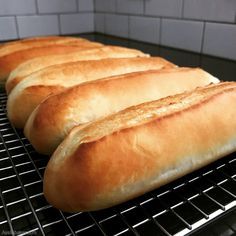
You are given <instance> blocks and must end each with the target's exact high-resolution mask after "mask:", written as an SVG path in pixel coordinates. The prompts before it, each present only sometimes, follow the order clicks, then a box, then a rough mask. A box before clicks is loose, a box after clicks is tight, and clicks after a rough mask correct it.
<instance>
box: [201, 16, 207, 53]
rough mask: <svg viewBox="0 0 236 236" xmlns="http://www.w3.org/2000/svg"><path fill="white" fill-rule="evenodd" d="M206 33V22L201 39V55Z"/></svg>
mask: <svg viewBox="0 0 236 236" xmlns="http://www.w3.org/2000/svg"><path fill="white" fill-rule="evenodd" d="M205 32H206V22H205V21H204V22H203V29H202V38H201V48H200V53H201V54H202V53H203V46H204V39H205Z"/></svg>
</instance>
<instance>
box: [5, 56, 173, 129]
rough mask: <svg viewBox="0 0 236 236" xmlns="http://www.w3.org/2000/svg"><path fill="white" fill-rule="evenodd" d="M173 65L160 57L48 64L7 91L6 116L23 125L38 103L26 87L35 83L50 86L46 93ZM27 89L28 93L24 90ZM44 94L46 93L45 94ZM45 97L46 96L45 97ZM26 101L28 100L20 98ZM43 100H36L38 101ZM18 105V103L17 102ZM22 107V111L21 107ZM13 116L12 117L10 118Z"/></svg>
mask: <svg viewBox="0 0 236 236" xmlns="http://www.w3.org/2000/svg"><path fill="white" fill-rule="evenodd" d="M124 65H125V66H124ZM172 67H174V65H173V64H172V63H170V62H168V61H166V60H164V59H162V58H158V57H156V58H154V57H150V58H145V57H144V58H116V59H114V58H109V59H101V60H92V61H78V62H70V63H64V64H60V65H55V66H50V67H47V68H45V69H43V70H40V71H38V72H35V73H33V74H31V75H30V76H29V77H28V78H27V79H24V80H23V81H21V82H20V83H19V84H18V85H17V86H16V87H15V88H14V89H13V90H12V92H11V93H10V95H9V97H8V102H7V110H8V117H9V119H10V121H11V122H12V123H13V125H14V126H16V127H17V128H23V127H24V126H22V124H23V123H24V124H25V122H26V121H27V118H28V117H29V115H30V114H31V112H32V111H33V110H32V108H33V107H34V108H35V107H36V106H37V105H38V104H39V103H33V101H34V100H32V99H31V96H33V97H36V96H38V97H39V98H40V99H41V98H42V95H41V94H37V92H36V91H34V93H33V94H30V93H29V92H28V91H27V90H28V88H29V87H31V86H34V87H35V88H36V87H37V86H42V85H44V86H45V90H44V91H46V87H47V85H48V86H50V90H49V92H48V94H47V95H49V94H51V88H52V86H54V85H55V86H56V87H57V86H61V87H65V88H67V87H72V86H74V85H78V84H80V83H83V82H87V81H91V80H96V79H101V78H104V77H107V76H112V75H119V74H125V73H129V72H134V71H145V70H150V69H157V70H158V69H162V68H172ZM26 91H27V92H26ZM44 95H46V92H45V94H44ZM44 98H45V97H44ZM26 100H28V103H26V104H25V103H24V102H23V101H26ZM41 101H42V100H38V102H41ZM16 104H17V105H16ZM22 106H24V107H25V111H26V110H27V112H22V111H21V110H19V109H20V107H22ZM13 117H14V118H13Z"/></svg>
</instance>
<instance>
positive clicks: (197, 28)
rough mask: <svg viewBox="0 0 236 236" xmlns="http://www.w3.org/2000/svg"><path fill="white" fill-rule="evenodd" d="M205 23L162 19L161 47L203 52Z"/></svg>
mask: <svg viewBox="0 0 236 236" xmlns="http://www.w3.org/2000/svg"><path fill="white" fill-rule="evenodd" d="M202 34H203V22H197V21H184V20H173V19H162V25H161V45H164V46H168V47H174V48H180V49H185V50H189V51H194V52H200V51H201V43H202Z"/></svg>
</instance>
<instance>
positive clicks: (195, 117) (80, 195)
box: [44, 82, 236, 212]
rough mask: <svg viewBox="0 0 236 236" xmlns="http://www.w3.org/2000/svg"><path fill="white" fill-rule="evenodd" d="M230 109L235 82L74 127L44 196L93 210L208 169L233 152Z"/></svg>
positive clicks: (233, 112)
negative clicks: (203, 168) (205, 166)
mask: <svg viewBox="0 0 236 236" xmlns="http://www.w3.org/2000/svg"><path fill="white" fill-rule="evenodd" d="M235 104H236V83H235V82H231V83H230V82H228V83H220V84H217V85H210V86H207V87H205V88H199V89H196V90H195V91H193V92H189V93H183V94H179V95H174V96H172V97H167V98H164V99H161V100H157V101H152V102H149V103H143V104H140V105H137V106H134V107H130V108H128V109H126V110H123V111H121V112H118V113H116V114H113V115H111V116H108V117H106V118H104V119H101V120H97V121H95V122H93V123H91V124H88V125H87V126H85V127H83V128H80V127H78V128H77V127H75V128H74V129H73V130H72V131H71V132H70V134H69V135H68V136H67V137H66V138H65V140H64V141H63V142H62V143H61V144H60V146H59V147H58V148H57V150H56V151H55V153H54V154H53V156H52V157H51V159H50V161H49V163H48V165H47V167H46V171H45V176H44V194H45V197H46V198H47V200H48V201H49V203H51V204H52V205H53V206H55V207H57V208H59V209H61V210H64V211H69V212H75V211H91V210H98V209H102V208H107V207H110V206H113V205H115V204H118V203H121V202H124V201H127V200H129V199H132V198H134V197H136V196H139V195H141V194H143V193H145V192H147V191H150V190H152V189H155V188H157V187H159V186H161V185H163V184H166V183H168V182H170V181H172V180H174V179H176V178H179V177H181V176H183V175H185V174H187V173H189V172H191V171H194V170H196V169H198V168H200V167H202V166H204V165H207V164H209V163H210V162H213V161H214V160H217V159H218V158H220V157H223V156H225V155H227V154H229V153H231V152H233V151H235V150H236V119H235V117H236V109H234V105H235ZM203 140H204V141H203Z"/></svg>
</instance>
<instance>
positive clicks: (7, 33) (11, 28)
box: [0, 17, 18, 40]
mask: <svg viewBox="0 0 236 236" xmlns="http://www.w3.org/2000/svg"><path fill="white" fill-rule="evenodd" d="M17 37H18V35H17V30H16V24H15V18H14V17H0V40H8V39H16V38H17Z"/></svg>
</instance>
